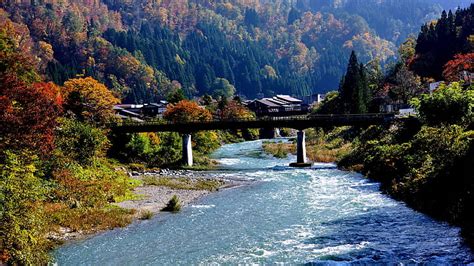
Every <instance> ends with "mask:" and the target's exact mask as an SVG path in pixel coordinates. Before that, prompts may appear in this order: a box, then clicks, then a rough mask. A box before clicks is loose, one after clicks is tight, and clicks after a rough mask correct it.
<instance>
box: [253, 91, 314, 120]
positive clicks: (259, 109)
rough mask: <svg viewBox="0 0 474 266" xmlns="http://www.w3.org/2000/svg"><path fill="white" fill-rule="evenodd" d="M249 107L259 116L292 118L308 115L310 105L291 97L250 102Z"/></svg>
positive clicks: (281, 96) (285, 96)
mask: <svg viewBox="0 0 474 266" xmlns="http://www.w3.org/2000/svg"><path fill="white" fill-rule="evenodd" d="M247 107H248V108H249V109H250V110H251V111H253V112H254V113H255V114H256V115H257V116H290V115H301V114H306V113H308V109H309V108H308V105H307V104H304V103H303V101H302V100H300V99H296V98H293V97H291V96H289V95H276V96H275V97H272V98H262V99H256V100H253V101H250V102H249V103H247Z"/></svg>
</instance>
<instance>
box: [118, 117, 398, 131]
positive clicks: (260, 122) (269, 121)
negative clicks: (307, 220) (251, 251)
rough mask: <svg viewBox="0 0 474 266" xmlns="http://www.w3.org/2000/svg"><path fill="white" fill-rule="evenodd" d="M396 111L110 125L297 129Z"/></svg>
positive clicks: (369, 121)
mask: <svg viewBox="0 0 474 266" xmlns="http://www.w3.org/2000/svg"><path fill="white" fill-rule="evenodd" d="M393 119H395V115H394V114H360V115H354V114H350V115H349V114H348V115H339V114H337V115H336V114H332V115H304V116H292V117H265V118H248V119H238V120H237V119H236V120H207V121H186V122H176V123H173V122H168V121H163V120H150V121H145V122H134V121H123V122H118V123H112V124H110V125H109V127H110V128H111V129H112V130H113V131H115V132H123V133H132V132H180V133H191V132H196V131H202V130H218V129H222V130H225V129H246V128H294V129H301V130H302V129H307V128H313V127H332V126H369V125H381V124H387V123H390V122H391V121H392V120H393Z"/></svg>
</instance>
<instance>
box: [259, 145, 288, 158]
mask: <svg viewBox="0 0 474 266" xmlns="http://www.w3.org/2000/svg"><path fill="white" fill-rule="evenodd" d="M262 147H263V150H264V151H265V152H266V153H268V154H271V155H273V156H275V157H276V158H286V157H288V154H294V153H296V146H295V145H294V144H293V143H276V142H264V143H263V146H262Z"/></svg>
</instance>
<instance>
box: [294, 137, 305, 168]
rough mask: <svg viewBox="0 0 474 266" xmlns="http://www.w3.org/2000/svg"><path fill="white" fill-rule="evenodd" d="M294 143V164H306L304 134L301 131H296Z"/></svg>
mask: <svg viewBox="0 0 474 266" xmlns="http://www.w3.org/2000/svg"><path fill="white" fill-rule="evenodd" d="M296 141H297V146H296V163H306V134H305V132H304V131H303V130H299V131H298V135H297V138H296Z"/></svg>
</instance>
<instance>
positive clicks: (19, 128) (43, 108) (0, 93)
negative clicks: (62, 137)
mask: <svg viewBox="0 0 474 266" xmlns="http://www.w3.org/2000/svg"><path fill="white" fill-rule="evenodd" d="M61 104H62V98H61V95H60V93H59V89H58V87H57V86H56V85H54V84H53V83H36V84H33V85H28V84H26V83H25V82H24V81H22V80H20V79H19V78H18V77H16V76H15V75H4V76H0V150H2V151H4V150H8V149H14V150H20V149H28V150H34V151H39V152H40V154H43V155H44V154H47V153H48V152H50V151H51V150H52V149H53V142H54V130H55V127H56V125H57V118H58V116H59V115H60V114H61V110H62V109H61Z"/></svg>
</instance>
